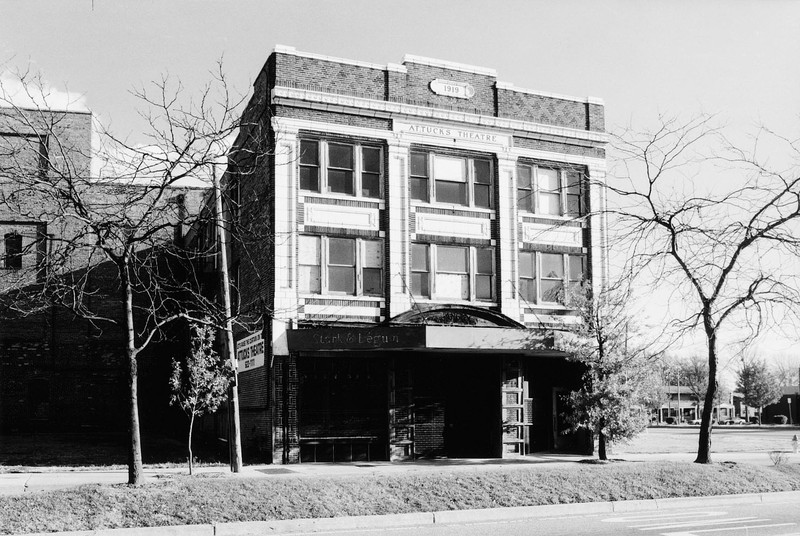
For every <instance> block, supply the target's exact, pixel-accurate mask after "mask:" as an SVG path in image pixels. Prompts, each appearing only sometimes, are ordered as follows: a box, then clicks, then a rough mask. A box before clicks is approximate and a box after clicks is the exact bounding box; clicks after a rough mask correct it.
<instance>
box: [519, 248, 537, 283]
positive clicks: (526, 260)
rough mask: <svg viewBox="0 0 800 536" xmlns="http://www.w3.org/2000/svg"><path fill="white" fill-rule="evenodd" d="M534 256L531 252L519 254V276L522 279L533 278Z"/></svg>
mask: <svg viewBox="0 0 800 536" xmlns="http://www.w3.org/2000/svg"><path fill="white" fill-rule="evenodd" d="M533 256H534V254H533V253H531V252H523V253H520V254H519V276H520V277H527V278H531V277H533Z"/></svg>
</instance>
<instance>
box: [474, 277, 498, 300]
mask: <svg viewBox="0 0 800 536" xmlns="http://www.w3.org/2000/svg"><path fill="white" fill-rule="evenodd" d="M493 283H494V278H493V277H492V276H490V275H476V276H475V297H476V298H477V299H479V300H491V299H493V298H494V292H493V291H494V284H493Z"/></svg>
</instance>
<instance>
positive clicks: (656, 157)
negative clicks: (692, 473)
mask: <svg viewBox="0 0 800 536" xmlns="http://www.w3.org/2000/svg"><path fill="white" fill-rule="evenodd" d="M714 122H715V118H713V117H706V116H702V117H697V118H694V119H691V120H689V121H684V122H681V121H680V120H678V119H669V118H661V122H660V125H659V128H658V129H656V130H655V131H651V132H637V131H634V130H628V131H626V132H624V133H623V134H621V135H619V136H617V137H616V138H615V144H614V150H615V151H616V154H617V155H619V160H618V162H617V164H618V165H617V167H616V169H615V170H614V173H613V174H612V175H614V178H612V179H609V194H610V196H609V206H611V207H613V208H611V209H610V217H611V220H612V223H611V226H612V228H615V229H617V230H618V231H619V233H618V237H617V238H618V239H619V242H618V243H617V246H618V247H620V248H621V249H620V251H623V252H625V255H626V258H627V259H628V264H627V266H626V269H627V273H629V274H631V276H633V277H637V278H639V279H640V281H642V282H646V284H648V285H650V286H649V287H648V288H650V289H651V291H652V292H653V293H654V294H655V293H657V291H658V290H662V289H666V290H668V291H669V300H670V302H671V303H672V304H673V305H675V306H674V307H673V308H672V310H671V314H672V315H673V316H672V327H674V328H677V331H676V332H675V333H677V334H679V335H681V336H685V335H688V334H690V333H693V332H697V331H699V332H700V333H702V335H703V337H704V339H705V341H706V344H707V348H708V355H707V359H708V369H709V382H708V389H707V392H706V393H705V406H704V411H703V426H702V428H701V437H700V446H699V450H698V460H697V461H699V462H702V463H707V462H708V461H710V454H709V449H710V420H711V407H712V405H713V400H714V397H715V395H716V392H717V368H718V347H719V343H720V337H722V336H723V335H724V336H725V337H726V338H729V339H738V340H739V341H740V342H741V341H745V342H746V341H748V340H752V338H753V337H754V336H756V335H757V334H758V333H759V332H760V331H761V330H762V329H764V328H765V327H767V326H772V325H775V324H776V323H779V322H793V323H794V322H795V321H796V318H797V316H796V315H797V310H796V306H797V304H798V303H800V285H798V266H800V263H798V257H799V256H798V254H799V253H800V167H798V166H799V165H800V141H798V140H795V139H791V138H786V137H782V136H779V135H778V134H776V133H774V132H771V131H769V130H768V129H766V128H761V129H758V131H757V132H756V134H755V135H754V136H753V137H752V138H750V139H749V140H748V141H747V147H746V148H743V146H742V145H741V144H734V143H732V142H731V141H730V140H729V139H727V138H726V137H725V135H724V134H723V130H722V129H720V128H717V127H715V126H714ZM794 325H796V323H794Z"/></svg>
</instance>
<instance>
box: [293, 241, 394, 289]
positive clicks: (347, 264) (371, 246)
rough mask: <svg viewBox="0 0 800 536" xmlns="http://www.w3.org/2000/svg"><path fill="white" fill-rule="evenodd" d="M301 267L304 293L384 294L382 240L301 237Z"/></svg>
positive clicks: (300, 280) (301, 286)
mask: <svg viewBox="0 0 800 536" xmlns="http://www.w3.org/2000/svg"><path fill="white" fill-rule="evenodd" d="M323 260H324V262H323ZM298 266H299V270H298V289H299V291H300V293H301V294H346V295H350V296H380V295H382V294H383V245H382V244H381V242H380V241H379V240H364V239H360V238H359V239H356V238H335V237H328V236H310V235H300V237H299V248H298Z"/></svg>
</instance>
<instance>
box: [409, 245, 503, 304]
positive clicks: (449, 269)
mask: <svg viewBox="0 0 800 536" xmlns="http://www.w3.org/2000/svg"><path fill="white" fill-rule="evenodd" d="M411 294H412V295H414V296H419V297H422V298H432V299H436V300H456V301H471V300H478V301H490V300H494V299H495V276H494V252H493V250H492V248H481V247H470V246H445V245H440V244H412V246H411Z"/></svg>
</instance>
